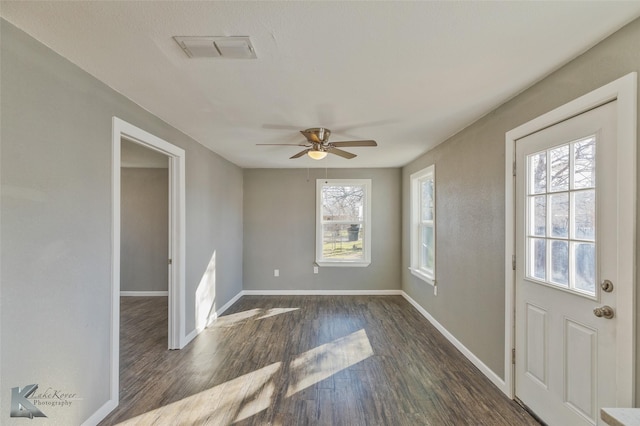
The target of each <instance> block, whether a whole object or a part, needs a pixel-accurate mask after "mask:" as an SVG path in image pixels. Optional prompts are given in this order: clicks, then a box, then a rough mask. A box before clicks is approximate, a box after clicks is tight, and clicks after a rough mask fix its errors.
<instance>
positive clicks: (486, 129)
mask: <svg viewBox="0 0 640 426" xmlns="http://www.w3.org/2000/svg"><path fill="white" fill-rule="evenodd" d="M639 46H640V20H636V21H634V22H632V23H631V24H629V25H627V26H626V27H624V28H623V29H621V30H620V31H618V32H617V33H615V34H613V35H612V36H610V37H609V38H607V39H605V40H604V41H602V42H601V43H600V44H598V45H596V46H595V47H593V48H592V49H590V50H588V51H587V52H585V53H584V54H583V55H581V56H579V57H578V58H576V59H574V60H573V61H571V62H570V63H568V64H567V65H566V66H564V67H562V68H561V69H559V70H557V71H556V72H554V73H553V74H551V75H549V76H548V77H546V78H545V79H543V80H541V81H540V82H538V83H537V84H535V85H534V86H532V87H531V88H529V89H528V90H526V91H524V92H523V93H521V94H519V95H518V96H516V97H514V98H513V99H512V100H510V101H509V102H507V103H505V104H504V105H502V106H500V107H499V108H497V109H496V110H494V111H492V112H491V113H489V114H487V115H486V116H485V117H483V118H482V119H480V120H478V121H477V122H476V123H474V124H472V125H471V126H469V127H467V128H466V129H464V130H463V131H461V132H459V133H458V134H456V135H454V136H453V137H451V138H449V139H448V140H447V141H446V142H444V143H442V144H441V145H439V146H438V147H436V148H435V149H433V150H431V151H430V152H428V153H426V154H425V155H423V156H421V157H420V158H418V159H416V160H415V161H413V162H411V163H410V164H409V165H407V166H406V167H404V169H403V223H404V226H403V235H404V236H405V239H404V243H403V250H402V252H403V266H404V268H403V269H402V274H403V279H402V285H403V289H404V290H405V291H406V292H407V293H408V294H409V295H410V296H411V297H413V298H414V299H415V300H416V301H418V303H420V304H421V305H422V306H423V307H424V308H425V309H426V310H427V311H429V312H430V313H431V314H432V315H433V316H434V317H435V318H436V319H437V320H438V321H439V322H440V323H441V324H442V325H444V326H445V327H446V328H447V329H448V330H449V331H450V332H451V333H452V334H453V335H454V336H455V337H456V338H457V339H458V340H460V341H461V342H462V343H463V344H464V345H465V346H466V347H467V348H469V349H470V350H471V351H472V352H473V353H474V354H476V355H477V356H478V357H479V358H480V360H482V361H483V362H484V363H485V364H486V365H487V366H488V367H490V368H491V369H492V370H493V371H494V372H495V373H496V374H497V375H498V376H500V377H504V371H503V370H504V291H505V287H504V283H505V277H504V270H503V268H504V259H505V247H504V236H505V234H504V203H505V194H504V184H505V182H504V179H505V177H504V173H505V172H504V167H505V166H504V165H505V151H504V146H505V133H506V132H507V131H509V130H511V129H513V128H515V127H517V126H519V125H521V124H523V123H526V122H528V121H530V120H532V119H534V118H536V117H538V116H540V115H542V114H544V113H546V112H548V111H550V110H552V109H554V108H556V107H558V106H561V105H563V104H565V103H567V102H569V101H571V100H573V99H575V98H577V97H580V96H582V95H584V94H586V93H588V92H590V91H592V90H594V89H596V88H598V87H601V86H603V85H605V84H607V83H609V82H611V81H613V80H616V79H617V78H619V77H622V76H624V75H626V74H628V73H629V72H632V71H640V49H639ZM433 163H435V164H436V179H437V203H438V204H437V218H438V224H437V232H438V234H437V250H438V255H437V256H438V260H437V269H438V277H437V279H438V283H439V285H438V295H437V296H434V295H433V290H432V287H430V286H427V285H425V284H424V283H422V282H421V281H420V280H418V279H417V278H415V277H413V276H412V275H411V274H410V273H409V272H408V271H407V270H406V267H408V266H409V253H410V251H409V233H408V232H409V229H408V224H409V176H410V175H411V173H413V172H415V171H417V170H420V169H422V168H424V167H426V166H428V165H430V164H433ZM639 188H640V186H639ZM470 324H473V326H470ZM638 330H640V328H638ZM638 364H639V365H640V363H638ZM636 371H637V372H638V373H639V374H640V369H637V368H636ZM639 377H640V376H639ZM639 400H640V399H639Z"/></svg>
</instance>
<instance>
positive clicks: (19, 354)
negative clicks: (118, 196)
mask: <svg viewBox="0 0 640 426" xmlns="http://www.w3.org/2000/svg"><path fill="white" fill-rule="evenodd" d="M0 40H1V43H2V45H1V57H0V61H1V62H0V64H1V67H2V68H1V75H0V78H1V80H0V90H1V93H2V97H1V99H0V112H1V120H2V126H1V130H0V138H1V144H0V149H1V151H2V157H1V169H0V181H1V183H2V192H1V198H0V203H1V207H2V211H1V221H0V232H1V234H2V248H1V250H2V251H1V257H0V261H1V264H2V271H1V274H0V279H1V294H2V300H1V301H0V308H1V313H0V324H1V327H2V328H1V333H0V335H1V336H2V347H1V350H2V352H1V354H0V357H1V364H0V375H1V377H2V389H0V392H1V395H2V404H1V407H0V423H2V424H3V425H4V424H14V423H16V424H23V423H24V420H23V419H10V418H9V404H10V400H11V388H12V387H15V386H20V387H22V386H25V385H27V384H31V383H37V384H39V385H40V387H41V388H43V389H41V390H44V389H46V388H47V387H49V386H51V387H52V388H55V389H58V390H62V391H67V392H73V393H76V394H77V395H78V396H79V397H80V398H82V400H81V401H76V402H74V403H73V404H72V406H71V407H59V408H47V409H46V411H45V414H47V415H48V418H47V419H38V424H43V425H44V424H68V425H71V424H80V423H81V422H83V421H84V420H85V419H87V418H88V417H89V416H90V415H91V414H93V413H94V412H95V411H96V410H98V409H99V408H100V407H101V406H102V405H103V404H104V403H105V402H107V400H108V398H109V368H110V360H109V357H110V347H109V340H110V328H111V312H110V309H111V262H112V259H111V232H112V226H111V209H112V203H111V136H112V135H111V122H112V121H111V120H112V116H117V117H119V118H122V119H123V120H125V121H128V122H129V123H132V124H134V125H136V126H138V127H140V128H142V129H144V130H146V131H148V132H150V133H152V134H154V135H156V136H158V137H160V138H163V139H164V140H166V141H168V142H171V143H173V144H175V145H177V146H180V147H182V148H183V149H185V151H186V185H187V188H186V203H187V205H186V209H187V211H186V215H187V217H186V223H187V235H186V242H187V247H186V251H187V253H186V255H187V259H186V260H187V263H186V280H187V282H186V295H187V299H186V319H187V320H186V330H185V331H186V332H187V333H189V332H190V331H191V330H193V329H194V327H195V305H196V301H195V293H196V288H197V287H198V286H199V285H200V283H201V281H202V277H203V275H205V273H206V272H207V267H208V265H209V261H210V259H211V258H212V256H213V253H216V256H217V259H218V262H217V268H216V270H215V275H216V276H215V280H213V282H214V283H215V291H216V294H215V305H216V306H217V307H220V306H222V305H223V304H224V303H226V302H227V301H229V300H230V299H231V298H232V297H233V296H235V295H236V294H237V293H238V292H240V291H241V290H242V266H241V262H242V179H243V177H242V170H241V169H240V168H238V167H237V166H235V165H233V164H231V163H229V162H228V161H226V160H225V159H223V158H221V157H220V156H218V155H216V154H214V153H213V152H211V151H210V150H208V149H206V148H204V147H203V146H202V145H200V144H198V143H197V142H195V141H194V140H193V139H190V138H189V137H188V136H186V135H184V134H183V133H181V132H179V131H178V130H176V129H175V128H172V127H171V126H169V125H167V124H166V123H165V122H163V121H162V120H160V119H159V118H157V117H155V116H153V115H151V114H149V113H148V112H147V111H145V110H143V109H142V108H140V107H139V106H137V105H136V104H134V103H133V102H131V101H129V100H128V99H126V98H124V97H123V96H122V95H120V94H118V93H116V92H115V91H114V90H112V89H110V88H109V87H107V86H105V85H104V84H103V83H101V82H99V81H97V80H96V79H95V78H93V77H92V76H90V75H89V74H87V73H85V72H84V71H82V70H80V69H79V68H77V67H76V66H75V65H73V64H71V63H70V62H68V61H67V60H65V59H64V58H62V57H60V56H59V55H57V54H55V53H54V52H52V51H51V50H50V49H48V48H47V47H45V46H44V45H42V44H40V43H39V42H37V41H36V40H34V39H33V38H31V37H29V36H28V35H26V34H25V33H23V32H22V31H20V30H18V29H16V28H15V27H14V26H12V25H11V24H9V23H8V22H6V21H4V20H2V21H0ZM12 420H13V421H12ZM21 420H22V421H21Z"/></svg>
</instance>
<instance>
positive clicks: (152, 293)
mask: <svg viewBox="0 0 640 426" xmlns="http://www.w3.org/2000/svg"><path fill="white" fill-rule="evenodd" d="M120 296H134V297H149V296H165V297H167V296H169V292H168V291H121V292H120Z"/></svg>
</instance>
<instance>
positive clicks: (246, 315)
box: [210, 308, 300, 327]
mask: <svg viewBox="0 0 640 426" xmlns="http://www.w3.org/2000/svg"><path fill="white" fill-rule="evenodd" d="M299 309H300V308H271V309H249V310H247V311H242V312H238V313H235V314H230V315H223V316H221V317H218V318H217V319H216V320H215V321H214V322H213V323H211V326H210V327H233V326H236V325H239V324H241V323H243V322H244V321H248V320H250V319H252V318H253V319H254V320H256V321H257V320H260V319H265V318H269V317H273V316H276V315H280V314H286V313H287V312H293V311H297V310H299Z"/></svg>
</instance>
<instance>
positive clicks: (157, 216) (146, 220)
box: [120, 167, 169, 291]
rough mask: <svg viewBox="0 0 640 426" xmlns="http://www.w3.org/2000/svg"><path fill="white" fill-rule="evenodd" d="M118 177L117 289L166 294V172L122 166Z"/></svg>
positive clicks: (167, 186) (167, 177) (167, 234)
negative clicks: (118, 244) (118, 285)
mask: <svg viewBox="0 0 640 426" xmlns="http://www.w3.org/2000/svg"><path fill="white" fill-rule="evenodd" d="M120 176H121V181H120V183H121V193H120V290H121V291H167V289H168V283H169V268H168V266H167V259H168V257H169V254H168V253H169V170H168V169H160V168H141V167H123V168H122V169H121V173H120Z"/></svg>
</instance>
